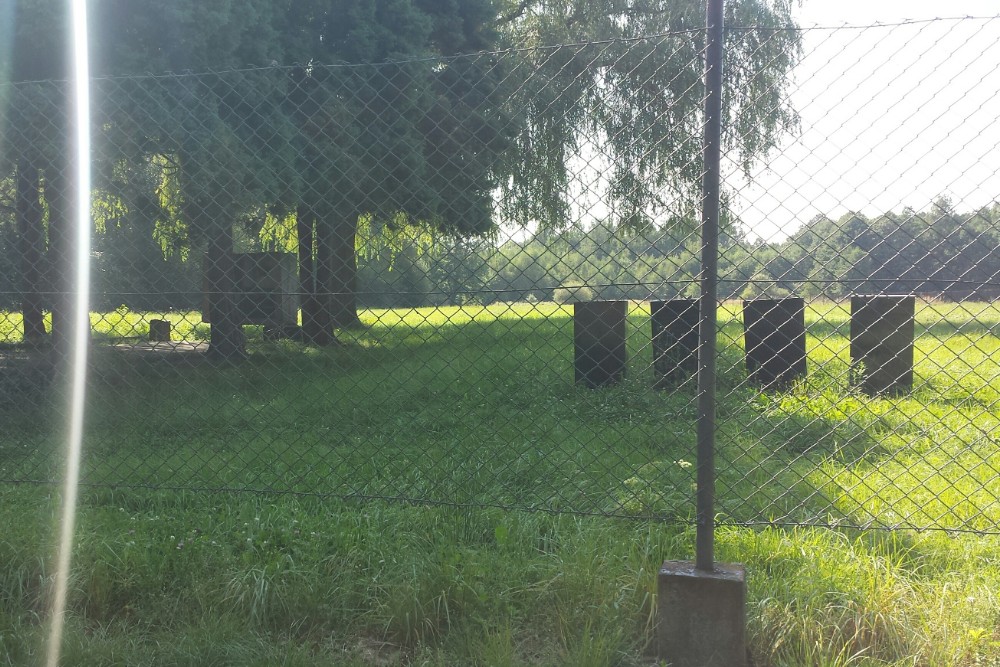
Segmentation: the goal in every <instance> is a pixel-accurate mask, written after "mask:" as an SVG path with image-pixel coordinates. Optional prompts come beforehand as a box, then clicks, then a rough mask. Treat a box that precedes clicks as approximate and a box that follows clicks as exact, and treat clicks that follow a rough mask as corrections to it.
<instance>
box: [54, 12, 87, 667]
mask: <svg viewBox="0 0 1000 667" xmlns="http://www.w3.org/2000/svg"><path fill="white" fill-rule="evenodd" d="M68 1H69V4H70V11H71V16H72V42H73V77H72V80H73V98H74V126H75V130H76V137H75V144H76V145H75V153H76V155H75V159H74V163H75V165H74V166H75V172H76V174H75V178H76V206H75V218H76V251H77V257H76V261H77V270H76V302H75V304H74V311H73V348H72V366H71V370H70V382H71V388H70V389H71V390H70V410H69V415H70V418H69V428H68V435H67V444H66V478H65V482H64V488H63V497H62V512H61V520H60V535H59V551H58V555H57V561H56V571H55V590H54V595H53V600H52V611H51V619H52V621H51V628H50V634H49V646H48V652H47V656H48V657H47V660H46V664H47V665H49V667H56V666H57V665H58V664H59V654H60V647H61V645H62V634H63V623H64V617H65V612H66V594H67V589H68V583H69V572H70V565H71V556H72V551H73V533H74V529H75V524H76V501H77V491H78V485H79V475H80V454H81V449H82V445H83V417H84V399H85V392H86V376H87V348H88V345H89V332H90V331H89V330H90V304H89V302H90V63H89V45H88V34H87V0H68Z"/></svg>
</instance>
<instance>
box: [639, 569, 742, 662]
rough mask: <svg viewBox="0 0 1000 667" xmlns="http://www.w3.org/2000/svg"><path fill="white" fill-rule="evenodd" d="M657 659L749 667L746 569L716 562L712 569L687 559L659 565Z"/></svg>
mask: <svg viewBox="0 0 1000 667" xmlns="http://www.w3.org/2000/svg"><path fill="white" fill-rule="evenodd" d="M658 589H659V597H658V600H657V613H658V618H659V621H658V626H657V631H656V635H657V636H656V640H657V641H656V645H657V656H656V657H657V658H659V659H661V660H666V661H667V663H668V664H669V665H670V666H671V667H746V665H747V649H746V572H745V571H744V569H743V566H742V565H732V564H725V563H716V565H715V570H714V571H713V572H702V571H701V570H697V569H695V566H694V563H691V562H687V561H666V562H665V563H663V567H662V568H660V575H659V583H658Z"/></svg>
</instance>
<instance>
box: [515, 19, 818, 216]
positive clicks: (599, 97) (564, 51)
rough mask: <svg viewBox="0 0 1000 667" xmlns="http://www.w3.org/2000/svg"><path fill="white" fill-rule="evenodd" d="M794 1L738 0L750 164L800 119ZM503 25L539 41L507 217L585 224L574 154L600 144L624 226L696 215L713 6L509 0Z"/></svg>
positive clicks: (736, 75)
mask: <svg viewBox="0 0 1000 667" xmlns="http://www.w3.org/2000/svg"><path fill="white" fill-rule="evenodd" d="M790 9H791V0H735V1H730V2H729V3H727V10H726V11H727V17H726V21H727V25H729V26H730V28H729V30H728V31H727V36H726V60H725V71H726V77H725V82H726V89H725V95H724V105H725V106H724V108H725V114H726V116H725V118H724V127H725V141H726V144H727V146H726V149H727V151H726V152H727V154H728V156H729V157H730V159H732V160H734V161H735V162H736V163H737V164H740V165H742V166H743V167H744V168H745V169H749V167H750V166H751V165H752V164H753V163H754V162H755V161H756V160H758V159H760V158H761V157H763V156H764V155H765V154H766V153H767V152H768V151H769V150H770V149H771V148H773V147H774V145H775V144H776V142H777V140H778V138H779V137H780V136H781V135H782V134H783V133H784V132H786V131H788V130H790V129H792V128H794V127H795V125H796V122H797V117H796V115H795V113H794V111H793V110H792V109H791V108H790V107H789V105H788V102H787V95H786V92H787V86H788V83H789V74H790V72H791V69H792V67H793V66H794V64H795V62H796V60H797V57H798V54H799V50H800V38H799V34H798V32H797V31H795V30H788V28H789V27H793V26H794V24H793V22H792V20H791V16H790ZM500 23H501V28H502V30H503V32H504V33H505V34H506V35H507V36H508V38H509V39H510V41H511V42H513V43H514V44H516V45H518V46H521V47H524V48H525V49H527V50H526V51H524V52H523V59H522V61H521V62H519V63H518V66H517V67H518V69H519V70H520V71H523V72H524V74H522V77H523V80H524V84H523V85H521V86H519V87H518V93H519V94H518V95H517V97H516V98H515V99H513V100H512V102H513V104H514V107H515V108H516V109H517V110H519V118H518V120H519V121H520V122H519V123H518V126H517V127H518V128H519V133H518V135H517V150H516V151H515V152H514V153H512V155H516V157H515V158H514V159H512V160H510V161H508V162H505V163H503V164H501V165H498V167H499V171H500V174H501V179H500V182H501V185H502V195H503V196H502V203H503V212H504V215H505V216H506V217H507V218H508V219H510V220H514V221H517V222H521V223H525V224H527V223H530V222H538V223H540V224H542V225H543V226H550V227H560V226H564V225H566V224H567V223H569V222H571V221H572V220H573V219H574V211H573V207H572V204H573V197H574V193H573V190H572V188H571V187H570V181H571V178H572V172H571V170H572V168H573V166H574V165H573V158H578V159H579V157H580V156H583V155H586V154H587V152H588V150H589V151H590V152H591V153H593V152H595V151H596V153H597V154H599V155H601V156H603V157H604V158H605V160H604V164H603V165H602V166H604V167H605V168H606V169H605V171H606V174H605V177H606V181H607V187H606V192H605V194H604V200H605V203H606V204H607V205H608V207H609V208H611V209H612V210H614V211H615V216H614V223H615V224H616V225H624V226H627V227H632V228H643V227H646V226H649V225H657V224H660V225H662V224H665V223H667V222H669V221H684V220H687V221H690V220H693V219H696V217H697V211H698V210H699V202H700V183H701V173H702V172H701V170H702V164H701V139H702V131H701V128H702V122H703V118H702V110H701V106H702V99H703V92H702V91H703V88H702V85H701V80H702V75H703V68H704V62H703V58H702V54H703V51H704V45H705V33H704V31H703V30H702V28H703V27H704V25H705V16H704V2H702V1H701V0H648V1H636V0H509V2H508V3H507V5H506V10H505V11H504V12H502V14H501V18H500ZM558 44H563V45H568V46H562V47H550V45H558Z"/></svg>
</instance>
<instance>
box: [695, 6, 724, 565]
mask: <svg viewBox="0 0 1000 667" xmlns="http://www.w3.org/2000/svg"><path fill="white" fill-rule="evenodd" d="M724 6H725V0H707V8H706V10H707V11H706V15H707V18H706V41H705V138H704V144H703V146H704V176H703V181H702V198H703V199H702V215H701V303H700V310H701V321H700V322H699V326H698V336H699V338H700V342H699V346H698V494H697V513H698V516H697V534H696V537H695V567H696V568H697V569H699V570H702V571H705V572H712V571H713V570H715V366H716V362H715V354H716V335H717V334H716V318H717V316H718V315H717V312H716V310H717V308H718V293H719V277H718V272H719V191H720V189H721V183H720V182H721V178H722V176H721V166H720V163H721V162H722V56H723V46H722V39H723V30H724V11H723V10H724Z"/></svg>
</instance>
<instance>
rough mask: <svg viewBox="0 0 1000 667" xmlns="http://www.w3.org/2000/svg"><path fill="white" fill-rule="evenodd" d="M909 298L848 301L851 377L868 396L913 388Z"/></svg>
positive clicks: (913, 302) (913, 309)
mask: <svg viewBox="0 0 1000 667" xmlns="http://www.w3.org/2000/svg"><path fill="white" fill-rule="evenodd" d="M915 312H916V299H915V298H914V297H912V296H890V295H884V296H882V295H880V296H853V297H851V376H852V379H853V381H854V382H855V383H856V384H857V385H858V386H859V387H861V390H862V391H864V392H865V393H866V394H869V395H876V394H899V393H904V392H907V391H910V390H911V389H912V388H913V334H914V316H915Z"/></svg>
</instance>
